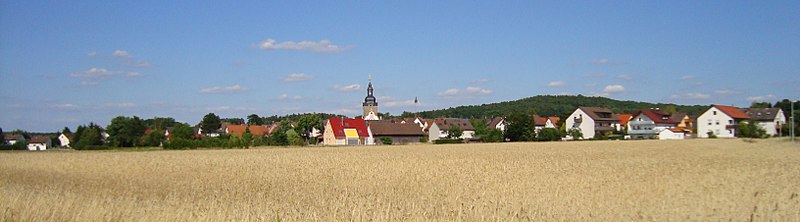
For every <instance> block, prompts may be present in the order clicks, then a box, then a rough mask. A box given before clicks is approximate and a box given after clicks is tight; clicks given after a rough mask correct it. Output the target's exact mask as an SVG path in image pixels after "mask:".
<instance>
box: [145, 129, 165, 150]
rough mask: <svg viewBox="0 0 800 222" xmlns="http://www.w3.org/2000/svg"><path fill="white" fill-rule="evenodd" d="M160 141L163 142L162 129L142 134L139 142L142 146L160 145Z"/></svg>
mask: <svg viewBox="0 0 800 222" xmlns="http://www.w3.org/2000/svg"><path fill="white" fill-rule="evenodd" d="M161 142H164V131H162V130H153V131H150V133H147V134H145V135H144V136H142V139H141V142H139V144H140V145H142V146H160V145H161Z"/></svg>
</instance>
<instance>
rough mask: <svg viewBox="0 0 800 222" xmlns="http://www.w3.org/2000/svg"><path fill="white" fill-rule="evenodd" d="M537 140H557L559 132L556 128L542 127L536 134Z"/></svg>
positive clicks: (559, 138)
mask: <svg viewBox="0 0 800 222" xmlns="http://www.w3.org/2000/svg"><path fill="white" fill-rule="evenodd" d="M536 136H537V137H536V139H537V140H539V141H559V140H561V133H560V132H559V131H558V129H556V128H544V129H542V130H541V131H539V134H537V135H536Z"/></svg>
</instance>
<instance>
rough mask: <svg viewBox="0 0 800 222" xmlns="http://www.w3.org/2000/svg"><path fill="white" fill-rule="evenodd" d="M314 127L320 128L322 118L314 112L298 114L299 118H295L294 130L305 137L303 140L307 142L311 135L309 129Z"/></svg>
mask: <svg viewBox="0 0 800 222" xmlns="http://www.w3.org/2000/svg"><path fill="white" fill-rule="evenodd" d="M314 128H317V129H322V128H323V127H322V119H320V117H319V116H318V115H314V114H307V115H303V116H300V119H299V120H297V127H295V130H297V132H298V133H299V134H300V136H302V137H303V139H305V140H304V141H305V142H306V143H308V140H309V139H310V137H311V130H313V129H314Z"/></svg>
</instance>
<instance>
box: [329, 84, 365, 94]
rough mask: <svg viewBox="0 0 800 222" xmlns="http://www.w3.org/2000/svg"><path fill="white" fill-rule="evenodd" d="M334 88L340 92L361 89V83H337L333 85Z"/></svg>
mask: <svg viewBox="0 0 800 222" xmlns="http://www.w3.org/2000/svg"><path fill="white" fill-rule="evenodd" d="M333 89H334V90H336V91H339V92H353V91H358V90H361V85H359V84H350V85H346V86H339V85H335V86H333Z"/></svg>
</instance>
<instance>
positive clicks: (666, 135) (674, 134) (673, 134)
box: [658, 128, 686, 140]
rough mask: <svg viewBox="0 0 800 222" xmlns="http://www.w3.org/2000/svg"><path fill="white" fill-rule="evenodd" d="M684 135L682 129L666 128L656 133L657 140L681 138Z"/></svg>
mask: <svg viewBox="0 0 800 222" xmlns="http://www.w3.org/2000/svg"><path fill="white" fill-rule="evenodd" d="M685 137H686V134H685V133H684V132H683V129H679V128H667V129H664V130H661V132H659V133H658V139H659V140H682V139H684V138H685Z"/></svg>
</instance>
